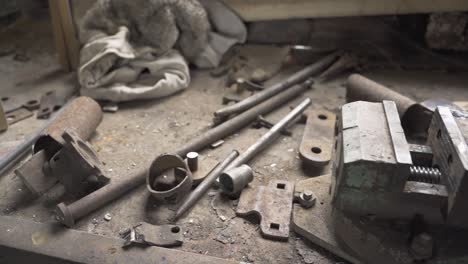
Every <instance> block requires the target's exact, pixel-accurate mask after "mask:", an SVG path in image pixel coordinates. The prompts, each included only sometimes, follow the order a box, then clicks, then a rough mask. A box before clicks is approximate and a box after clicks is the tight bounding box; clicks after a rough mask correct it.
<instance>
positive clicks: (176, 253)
mask: <svg viewBox="0 0 468 264" xmlns="http://www.w3.org/2000/svg"><path fill="white" fill-rule="evenodd" d="M0 229H1V230H3V232H4V233H5V234H14V235H4V236H0V246H1V248H2V262H4V263H21V262H24V261H25V257H26V258H28V257H27V256H29V258H28V259H33V262H35V263H64V262H65V263H88V264H115V263H142V264H150V263H178V264H235V263H238V262H236V261H231V260H225V259H221V258H215V257H211V256H207V255H203V254H194V253H189V252H185V251H181V250H175V249H168V248H163V247H146V248H131V249H124V248H122V243H123V240H122V239H120V238H114V237H104V236H101V235H96V234H91V233H87V232H83V231H78V230H71V229H64V228H62V227H60V226H57V225H56V224H53V223H38V222H33V221H28V220H22V219H18V218H14V217H8V216H0Z"/></svg>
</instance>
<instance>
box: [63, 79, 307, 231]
mask: <svg viewBox="0 0 468 264" xmlns="http://www.w3.org/2000/svg"><path fill="white" fill-rule="evenodd" d="M310 85H311V82H306V83H303V84H300V85H296V86H294V87H292V88H290V89H288V90H286V91H284V92H282V93H280V94H278V95H277V96H275V97H273V98H271V99H269V100H267V101H265V102H263V103H261V104H259V105H257V106H255V107H253V108H251V109H249V110H248V111H246V112H244V113H242V114H240V115H238V116H236V117H234V118H232V119H231V120H229V121H227V122H225V123H223V124H221V125H219V126H217V127H215V128H212V129H210V130H209V131H208V132H206V133H204V134H203V135H201V136H199V137H197V138H195V139H194V140H191V141H189V142H188V143H186V144H185V145H184V146H182V147H180V148H179V149H177V150H176V151H174V152H175V154H177V155H179V156H181V157H185V156H186V155H187V153H189V152H191V151H199V150H201V149H203V148H205V147H206V146H209V145H210V144H211V143H213V142H216V141H218V140H219V139H222V138H224V137H226V136H229V135H231V134H233V133H235V132H237V131H238V130H239V129H241V128H243V127H245V126H247V125H249V124H250V123H251V122H252V121H254V120H255V119H256V118H257V117H258V116H259V115H263V114H266V113H269V112H271V111H273V110H275V109H277V108H278V107H279V106H281V105H283V104H285V103H286V102H288V101H290V100H291V99H293V98H295V97H297V96H298V95H300V94H301V93H303V92H304V91H306V90H307V89H308V88H309V87H310ZM147 168H149V164H148V166H147V167H145V169H142V170H139V171H138V172H136V173H135V174H132V175H128V176H127V177H125V178H124V179H123V180H121V181H118V182H111V183H110V184H108V185H106V186H104V187H102V188H101V189H99V190H97V191H95V192H93V193H91V194H89V195H87V196H85V197H83V198H81V199H80V200H78V201H75V202H74V203H72V204H70V205H65V204H63V203H62V204H60V205H59V206H58V207H57V220H58V221H60V222H62V223H63V224H65V225H67V226H73V225H74V223H75V221H76V220H78V219H79V218H81V217H83V216H85V215H88V214H89V213H90V212H92V211H94V210H96V209H98V208H100V207H102V206H103V205H105V204H107V203H109V202H110V201H113V200H115V199H117V198H118V197H120V196H122V195H124V194H125V193H127V192H129V191H130V190H132V189H134V188H136V187H138V186H140V185H142V184H144V183H145V182H146V174H147V173H148V169H147Z"/></svg>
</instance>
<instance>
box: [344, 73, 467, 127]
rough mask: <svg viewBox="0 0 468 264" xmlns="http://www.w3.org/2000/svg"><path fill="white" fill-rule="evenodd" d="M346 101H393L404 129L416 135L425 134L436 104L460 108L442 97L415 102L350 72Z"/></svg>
mask: <svg viewBox="0 0 468 264" xmlns="http://www.w3.org/2000/svg"><path fill="white" fill-rule="evenodd" d="M346 97H347V102H354V101H369V102H382V101H383V100H390V101H394V102H395V103H396V105H397V109H398V113H399V115H400V117H401V122H402V125H403V127H404V128H405V130H407V131H410V132H413V133H414V134H418V135H425V134H426V133H427V129H428V128H429V124H430V122H431V120H432V114H433V113H434V111H435V109H436V107H437V106H448V107H450V108H451V109H453V110H461V108H459V107H457V106H455V105H454V104H452V103H451V102H449V101H447V100H442V99H435V100H427V101H424V102H420V103H418V102H416V101H414V100H413V99H411V98H408V97H406V96H404V95H402V94H399V93H397V92H395V91H393V90H391V89H389V88H387V87H385V86H383V85H381V84H378V83H376V82H374V81H372V80H370V79H367V78H366V77H364V76H362V75H359V74H352V75H351V76H350V77H349V79H348V82H347V95H346Z"/></svg>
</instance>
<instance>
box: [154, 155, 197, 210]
mask: <svg viewBox="0 0 468 264" xmlns="http://www.w3.org/2000/svg"><path fill="white" fill-rule="evenodd" d="M192 182H193V180H192V173H191V172H190V169H189V168H188V166H187V164H186V163H185V162H184V160H183V159H182V158H180V157H179V156H178V155H169V154H164V155H161V156H159V157H157V158H156V159H155V160H154V161H153V163H152V164H151V167H150V170H149V173H148V177H147V178H146V187H147V189H148V191H149V192H150V193H151V195H152V196H153V197H155V198H156V199H158V200H163V201H169V200H174V201H175V202H176V203H177V202H178V201H180V200H181V199H182V198H183V197H185V196H186V195H187V194H188V193H189V192H190V188H192Z"/></svg>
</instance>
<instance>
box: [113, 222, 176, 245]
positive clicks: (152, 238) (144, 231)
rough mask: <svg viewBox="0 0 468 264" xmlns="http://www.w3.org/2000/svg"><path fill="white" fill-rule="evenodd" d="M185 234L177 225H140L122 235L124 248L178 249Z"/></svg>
mask: <svg viewBox="0 0 468 264" xmlns="http://www.w3.org/2000/svg"><path fill="white" fill-rule="evenodd" d="M182 234H183V232H182V230H181V228H180V227H179V226H176V225H161V226H156V225H151V224H148V223H144V222H142V223H139V224H138V225H136V226H134V227H132V228H129V229H127V230H125V231H124V232H122V233H121V237H122V238H123V239H125V242H124V244H123V246H122V247H129V246H132V245H147V246H156V247H176V246H180V245H182V243H183V235H182Z"/></svg>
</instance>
